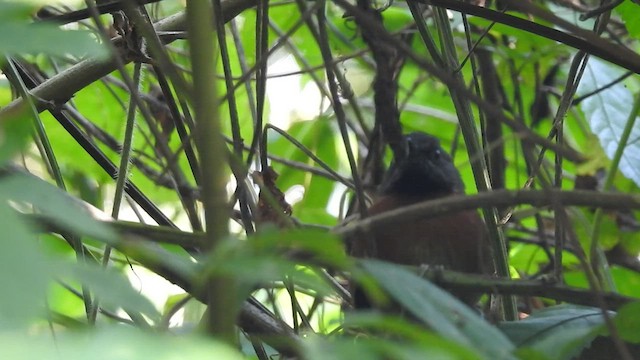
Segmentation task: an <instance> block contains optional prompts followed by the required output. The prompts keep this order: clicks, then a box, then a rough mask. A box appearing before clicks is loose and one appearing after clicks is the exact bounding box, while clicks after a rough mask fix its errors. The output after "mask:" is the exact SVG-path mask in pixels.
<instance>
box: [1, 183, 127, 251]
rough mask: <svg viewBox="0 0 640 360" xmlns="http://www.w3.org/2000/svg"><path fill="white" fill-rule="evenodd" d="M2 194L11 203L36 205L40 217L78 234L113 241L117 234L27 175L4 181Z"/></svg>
mask: <svg viewBox="0 0 640 360" xmlns="http://www.w3.org/2000/svg"><path fill="white" fill-rule="evenodd" d="M0 192H2V194H3V195H4V196H5V197H6V198H7V199H10V200H13V201H17V202H24V203H28V204H31V205H33V206H34V207H36V208H37V209H38V211H39V214H41V215H42V216H44V217H45V218H48V219H50V220H51V221H53V222H54V223H55V224H57V225H59V226H61V227H63V228H64V229H67V230H70V231H72V232H74V233H75V234H81V235H85V236H91V237H94V238H97V239H102V240H106V241H112V240H114V239H116V238H117V234H116V232H115V231H114V230H113V229H112V228H111V227H109V226H107V225H105V223H103V222H99V221H96V220H95V219H94V218H93V217H92V216H91V215H90V213H89V211H88V209H87V208H86V207H83V204H82V203H81V202H80V201H78V200H76V199H75V198H73V197H71V196H70V195H69V194H67V193H66V192H64V191H62V190H60V189H59V188H57V187H55V186H53V185H51V184H49V183H47V182H46V181H44V180H42V179H40V178H38V177H36V176H33V175H30V174H24V173H14V174H11V175H9V176H6V177H3V178H0Z"/></svg>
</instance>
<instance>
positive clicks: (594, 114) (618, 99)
mask: <svg viewBox="0 0 640 360" xmlns="http://www.w3.org/2000/svg"><path fill="white" fill-rule="evenodd" d="M622 74H623V72H622V70H620V69H618V68H614V67H612V66H609V65H607V64H605V63H604V62H603V61H601V60H598V59H595V58H592V59H590V60H589V63H588V64H587V68H586V70H585V72H584V76H583V78H582V81H581V82H580V86H579V87H578V92H577V94H578V95H585V94H588V93H592V92H594V91H596V90H599V89H602V88H603V87H605V86H608V85H611V83H612V82H613V81H614V80H616V79H617V78H619V77H620V76H621V75H622ZM633 102H634V99H633V95H632V94H631V91H629V89H627V88H626V87H625V86H624V84H623V83H620V82H618V83H616V84H614V85H611V86H608V87H607V88H605V89H604V90H602V91H599V92H597V93H596V94H594V95H591V96H589V97H587V98H586V99H584V100H583V101H582V102H581V103H580V107H581V109H582V112H583V113H584V114H585V116H586V118H587V121H588V122H589V126H590V127H591V131H592V132H593V133H594V134H595V135H596V136H597V137H598V139H600V143H601V144H602V148H603V149H604V151H605V153H606V154H607V156H608V157H609V158H610V159H612V158H613V156H614V154H615V152H616V149H617V148H618V146H619V141H620V136H621V135H622V132H623V130H624V127H625V125H626V123H627V119H628V118H629V113H630V111H631V104H633ZM638 138H640V126H635V127H634V129H633V130H632V131H631V136H630V137H629V139H631V141H629V143H628V144H627V147H626V148H625V149H624V153H623V154H622V158H621V159H620V172H622V174H624V176H626V177H628V178H629V179H631V180H633V181H634V182H635V183H636V185H640V167H638V166H637V164H638V163H640V142H638V141H634V139H638Z"/></svg>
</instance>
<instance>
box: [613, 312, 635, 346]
mask: <svg viewBox="0 0 640 360" xmlns="http://www.w3.org/2000/svg"><path fill="white" fill-rule="evenodd" d="M638 314H640V302H634V303H631V304H627V305H625V306H623V307H621V308H620V309H619V310H618V314H617V315H616V317H615V318H614V319H613V321H614V324H615V326H616V329H617V330H618V335H619V336H620V337H621V338H622V339H623V340H625V341H628V342H631V343H636V344H638V343H640V317H639V316H638Z"/></svg>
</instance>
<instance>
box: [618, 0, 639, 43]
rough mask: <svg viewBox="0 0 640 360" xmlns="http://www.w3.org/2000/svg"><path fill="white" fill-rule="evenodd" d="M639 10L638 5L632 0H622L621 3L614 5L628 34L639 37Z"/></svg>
mask: <svg viewBox="0 0 640 360" xmlns="http://www.w3.org/2000/svg"><path fill="white" fill-rule="evenodd" d="M639 11H640V5H639V4H638V3H637V2H636V3H634V2H633V1H624V2H623V3H622V4H620V5H618V6H617V7H616V13H618V15H620V17H621V18H622V21H624V26H625V27H626V28H627V31H628V32H629V35H630V36H632V37H634V38H636V39H640V17H638V12H639Z"/></svg>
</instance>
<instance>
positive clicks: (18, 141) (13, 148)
mask: <svg viewBox="0 0 640 360" xmlns="http://www.w3.org/2000/svg"><path fill="white" fill-rule="evenodd" d="M32 124H33V117H32V115H31V112H30V110H29V107H28V106H27V104H26V103H24V102H23V103H22V104H21V105H20V106H18V107H15V108H13V109H12V110H11V111H10V112H8V113H3V115H2V116H0V165H4V164H5V163H6V162H7V161H8V160H11V159H13V157H14V156H15V155H16V154H17V153H18V152H19V151H20V150H22V149H24V148H25V147H26V145H27V144H28V143H29V140H31V132H32V130H33V126H32Z"/></svg>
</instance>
